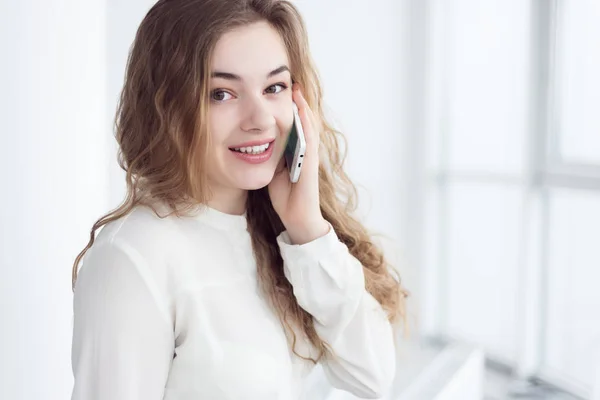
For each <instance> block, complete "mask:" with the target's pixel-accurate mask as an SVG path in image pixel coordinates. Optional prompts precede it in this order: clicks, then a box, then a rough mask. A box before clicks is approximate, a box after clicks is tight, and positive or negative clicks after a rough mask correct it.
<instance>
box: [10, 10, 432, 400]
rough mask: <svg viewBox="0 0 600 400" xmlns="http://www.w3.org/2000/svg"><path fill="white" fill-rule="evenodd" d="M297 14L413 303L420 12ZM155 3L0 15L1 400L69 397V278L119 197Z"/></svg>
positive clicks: (366, 204) (355, 170)
mask: <svg viewBox="0 0 600 400" xmlns="http://www.w3.org/2000/svg"><path fill="white" fill-rule="evenodd" d="M296 3H297V4H298V6H299V8H300V10H301V11H302V12H303V14H304V16H305V18H306V22H307V25H308V29H309V35H310V39H311V45H312V50H313V54H314V57H315V59H316V62H317V65H318V67H319V69H320V72H321V76H322V80H323V84H324V89H325V100H326V103H327V104H328V105H329V108H330V109H331V111H332V115H333V116H334V117H335V119H336V121H337V122H338V127H339V128H341V129H342V130H343V131H344V132H345V133H346V134H347V137H348V140H349V148H350V150H349V160H348V161H349V162H348V171H349V173H350V175H351V177H353V178H354V180H355V181H356V183H358V184H359V185H360V186H361V190H360V193H361V196H362V203H361V207H360V212H361V214H362V215H364V216H365V218H366V222H367V224H368V225H369V226H370V227H371V228H373V229H374V230H375V231H377V232H380V233H382V234H384V235H386V236H387V237H388V240H387V241H386V250H387V251H388V254H389V256H390V258H391V259H392V261H393V262H395V263H396V264H398V263H399V262H401V263H402V264H400V265H398V267H399V268H400V269H401V271H402V272H403V274H404V282H405V284H406V285H407V286H408V287H409V289H411V290H412V291H413V292H414V294H415V295H416V297H418V291H419V289H418V279H417V275H416V273H415V269H414V268H411V267H409V266H408V265H409V264H412V263H414V262H415V260H417V258H416V252H415V251H414V248H417V247H418V243H419V241H418V238H416V237H414V236H412V235H410V236H409V235H408V234H407V233H406V232H407V229H409V228H410V227H411V224H412V226H413V227H414V226H415V224H417V225H418V221H419V219H418V217H417V218H415V216H414V214H411V212H410V211H411V210H413V209H412V208H407V205H410V204H411V202H412V204H414V203H415V201H414V200H410V201H407V200H404V197H405V196H408V195H410V196H413V197H412V199H418V196H416V195H415V194H414V193H413V192H412V190H411V188H412V186H411V185H412V182H414V177H415V176H418V169H414V168H412V167H411V165H412V164H413V163H414V162H417V161H418V159H419V156H418V154H415V153H414V152H413V151H409V149H408V148H407V147H406V146H407V144H408V143H411V141H412V139H410V140H409V138H415V137H417V136H416V134H417V133H418V130H419V127H418V118H415V117H414V116H415V115H419V114H418V111H419V107H420V106H419V104H420V103H419V99H418V97H417V98H413V97H412V96H410V93H411V92H410V91H411V88H414V87H415V86H414V85H415V82H414V81H412V82H411V83H410V85H409V84H408V82H409V80H408V79H407V76H408V74H409V73H411V68H412V70H414V67H411V66H413V65H415V64H414V62H413V63H412V64H409V62H411V61H409V60H410V57H407V51H408V43H409V42H408V41H409V40H410V39H414V38H410V37H409V35H408V33H409V32H408V30H409V29H410V28H411V27H414V26H415V25H416V23H415V22H414V20H413V22H412V25H409V23H408V22H409V17H411V14H415V9H413V8H411V7H410V4H411V3H412V1H410V0H402V1H398V0H371V1H369V2H368V6H367V3H366V2H364V1H357V0H352V1H350V0H335V1H334V0H329V1H327V2H324V1H320V0H302V1H300V0H299V1H296ZM152 4H153V1H149V0H130V1H127V2H123V1H117V0H87V1H85V2H81V1H76V0H54V1H52V2H47V1H42V0H24V1H19V2H10V3H9V2H1V3H0V48H2V49H3V55H2V62H1V63H0V76H1V77H2V78H0V79H2V80H3V85H2V87H3V93H2V94H1V95H0V101H1V103H0V106H1V107H0V110H1V111H0V113H1V114H0V116H1V117H2V121H4V127H3V129H2V130H1V132H2V144H3V146H2V147H1V149H2V152H3V154H2V157H1V158H0V174H1V175H0V177H1V178H2V188H3V190H2V197H1V200H0V201H1V207H0V227H1V228H0V232H1V236H0V238H1V241H0V245H1V251H0V266H1V270H0V271H1V274H2V276H1V278H0V311H1V313H0V315H1V318H2V329H1V331H0V335H1V340H0V366H1V370H0V398H2V399H4V398H6V399H14V400H21V399H27V400H29V399H42V398H43V399H65V398H68V397H69V396H70V390H71V385H72V374H71V369H70V368H71V367H70V344H71V343H70V341H71V329H72V292H71V287H70V282H71V281H70V278H71V266H72V262H73V259H74V257H75V256H76V254H77V253H78V251H79V250H80V249H81V248H82V247H83V246H84V245H85V243H86V242H87V235H88V233H89V229H90V227H91V224H92V223H93V221H95V219H96V218H98V217H99V216H100V215H101V214H102V213H104V212H105V211H108V209H109V208H112V207H114V206H115V205H117V204H118V203H119V202H120V200H121V199H122V195H123V187H124V186H123V182H122V177H123V174H122V173H121V172H120V170H118V168H117V167H116V158H115V156H116V154H115V147H114V139H113V138H112V136H111V134H112V132H111V128H112V126H111V125H112V122H113V121H112V119H113V117H114V110H115V107H116V99H117V96H118V94H119V90H120V86H121V84H122V79H123V73H124V68H125V62H126V57H127V52H128V49H129V46H130V44H131V41H132V40H133V37H134V34H135V30H136V29H137V25H138V24H139V22H140V21H141V19H142V18H143V16H144V15H145V12H146V11H147V10H148V8H149V7H150V6H151V5H152ZM367 7H368V9H367ZM416 11H417V12H416V14H417V17H418V15H419V13H418V11H419V10H418V9H417V10H416ZM412 17H414V15H413V16H412ZM412 17H411V18H412ZM417 22H418V21H417ZM413 72H414V71H413ZM416 85H417V87H418V82H417V83H416ZM409 133H410V134H411V135H412V136H407V134H409ZM407 155H410V157H407ZM407 162H408V163H410V165H407ZM411 221H412V222H411ZM407 244H408V245H407ZM409 247H413V248H409ZM413 304H416V303H415V301H414V300H413ZM411 308H412V309H411V314H414V313H415V312H416V308H415V306H413V307H411Z"/></svg>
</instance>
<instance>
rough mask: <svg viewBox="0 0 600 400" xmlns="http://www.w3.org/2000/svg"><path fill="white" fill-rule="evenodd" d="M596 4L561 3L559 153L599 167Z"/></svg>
mask: <svg viewBox="0 0 600 400" xmlns="http://www.w3.org/2000/svg"><path fill="white" fill-rule="evenodd" d="M598 21H600V1H597V0H578V1H561V2H560V7H559V9H558V32H557V60H556V63H557V74H558V76H557V79H556V84H557V95H556V96H557V98H556V106H557V107H558V110H557V111H558V121H557V123H558V129H559V143H560V144H559V153H560V156H561V157H562V158H563V159H564V160H565V161H571V162H575V163H591V164H600V112H598V106H599V105H600V24H599V23H598Z"/></svg>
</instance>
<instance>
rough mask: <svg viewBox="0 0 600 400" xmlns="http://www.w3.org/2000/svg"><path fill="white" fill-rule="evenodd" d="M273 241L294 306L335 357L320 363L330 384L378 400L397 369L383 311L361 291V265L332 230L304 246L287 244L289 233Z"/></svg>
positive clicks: (388, 325)
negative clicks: (312, 323)
mask: <svg viewBox="0 0 600 400" xmlns="http://www.w3.org/2000/svg"><path fill="white" fill-rule="evenodd" d="M277 242H278V244H279V247H280V250H281V255H282V258H283V260H284V272H285V275H286V277H287V279H288V280H289V281H290V283H291V284H292V286H293V288H294V295H295V296H296V298H297V300H298V304H299V305H300V306H301V307H302V308H303V309H305V310H306V311H307V312H309V313H310V314H311V315H312V316H313V318H314V321H315V329H316V331H317V333H318V335H319V337H320V338H321V339H323V340H325V341H326V342H327V343H329V344H330V345H331V347H332V348H333V350H334V352H335V354H336V355H337V356H338V357H337V359H331V360H330V359H328V360H326V361H324V362H323V369H324V371H325V374H326V375H327V378H328V380H329V382H330V383H331V384H332V385H333V386H334V387H336V388H338V389H343V390H346V391H348V392H351V393H352V394H354V395H356V396H359V397H362V398H369V399H374V398H380V397H382V396H383V395H384V394H385V393H386V392H387V390H388V389H389V387H390V386H391V384H392V381H393V379H394V375H395V370H396V357H395V345H394V336H393V332H392V326H391V324H390V322H389V320H388V318H387V316H386V313H385V312H384V310H383V309H382V307H381V305H380V304H379V303H378V302H377V301H376V300H375V299H374V298H373V297H372V296H371V295H370V294H369V293H368V292H367V291H366V289H365V280H364V274H363V266H362V265H361V263H360V262H359V261H358V260H357V259H356V258H355V257H354V256H352V255H351V254H350V253H349V251H348V248H347V247H346V245H344V244H343V243H342V242H340V241H339V240H338V238H337V235H336V234H335V232H334V230H333V228H332V227H331V226H330V229H329V232H328V233H327V234H326V235H325V236H322V237H320V238H318V239H316V240H313V241H312V242H309V243H306V244H303V245H292V244H290V243H291V242H290V239H289V236H288V235H287V232H283V233H282V234H281V235H280V236H279V237H278V238H277Z"/></svg>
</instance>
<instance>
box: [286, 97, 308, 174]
mask: <svg viewBox="0 0 600 400" xmlns="http://www.w3.org/2000/svg"><path fill="white" fill-rule="evenodd" d="M292 104H293V107H294V123H293V124H292V129H291V130H290V133H289V135H288V139H287V142H286V145H285V150H284V152H283V156H284V157H285V163H286V165H287V168H288V171H289V173H290V182H292V183H296V182H298V179H300V171H301V170H302V162H303V161H304V153H305V152H306V139H305V137H304V129H303V128H302V123H301V122H300V115H299V114H298V106H296V103H294V102H292Z"/></svg>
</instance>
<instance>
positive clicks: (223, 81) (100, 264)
mask: <svg viewBox="0 0 600 400" xmlns="http://www.w3.org/2000/svg"><path fill="white" fill-rule="evenodd" d="M321 98H322V94H321V89H320V86H319V82H318V78H317V74H316V71H315V69H314V67H313V66H312V62H311V59H310V55H309V50H308V41H307V35H306V31H305V27H304V24H303V22H302V19H301V17H300V15H299V14H298V11H297V10H296V8H294V6H293V5H292V4H290V3H289V2H287V1H277V0H161V1H159V2H158V3H157V4H156V5H155V6H154V7H153V8H152V9H151V10H150V11H149V12H148V14H147V15H146V17H145V18H144V20H143V21H142V23H141V26H140V27H139V30H138V32H137V35H136V38H135V42H134V44H133V47H132V50H131V53H130V57H129V61H128V66H127V74H126V79H125V84H124V88H123V92H122V95H121V101H120V104H119V109H118V113H117V121H116V136H117V140H118V143H119V145H120V154H119V162H120V165H121V167H122V168H123V169H124V170H125V171H126V173H127V175H126V179H127V185H128V191H127V198H126V200H125V201H124V203H123V204H122V205H121V207H119V208H118V209H116V210H114V211H113V212H111V213H109V214H108V215H106V216H105V217H103V218H101V219H100V220H98V221H97V222H96V224H95V225H94V226H93V228H92V232H91V238H90V242H89V243H88V246H87V247H86V248H85V249H84V250H83V251H82V252H81V253H80V254H79V256H78V257H77V259H76V261H75V265H74V266H73V290H74V293H75V295H74V334H73V353H72V363H73V373H74V377H75V385H74V389H73V397H72V398H73V399H75V400H83V399H85V400H121V399H122V400H138V399H139V400H154V399H156V400H158V399H168V400H175V399H177V400H184V399H189V400H191V399H194V400H199V399H209V400H222V399H223V400H224V399H250V400H254V399H257V400H259V399H261V400H262V399H298V398H300V397H301V396H302V390H303V380H304V378H305V377H306V376H307V374H308V373H309V372H310V370H311V369H312V367H313V366H314V364H315V363H317V362H320V363H321V364H322V366H323V368H324V371H325V373H326V375H327V378H328V380H329V381H330V382H331V384H332V385H333V386H335V387H337V388H340V389H343V390H346V391H348V392H351V393H353V394H355V395H357V396H359V397H363V398H377V397H380V396H382V394H383V393H384V392H385V391H386V390H387V389H388V388H389V386H390V384H391V381H392V379H393V377H394V372H395V350H394V336H395V334H394V332H393V329H394V327H395V324H393V323H394V322H396V321H399V320H400V318H399V317H403V316H404V312H403V308H404V299H405V297H406V292H405V291H404V290H402V288H401V286H400V284H399V279H397V277H396V279H395V278H394V276H393V275H392V274H391V272H390V269H389V266H388V265H387V263H386V261H385V260H384V258H383V256H382V254H381V252H380V250H379V249H377V248H376V247H375V246H374V245H373V243H372V241H371V240H370V238H369V235H368V233H367V231H366V229H365V228H364V227H363V226H362V225H361V224H360V223H359V222H357V221H356V220H355V219H353V218H352V217H351V216H350V212H351V211H352V206H351V205H352V204H353V203H354V202H353V201H352V200H353V198H354V188H353V186H352V184H351V183H350V182H349V180H348V178H347V177H346V175H345V173H344V172H343V170H342V162H343V161H342V157H341V155H340V153H339V148H338V136H339V134H338V133H337V132H335V131H334V130H333V129H332V128H331V127H330V126H329V125H328V124H327V123H326V122H325V120H324V118H323V113H322V105H321ZM292 101H294V102H295V103H296V104H297V106H298V108H299V113H300V117H301V122H302V125H303V127H304V132H305V135H306V141H307V149H306V155H305V158H304V163H303V167H302V172H301V175H300V179H299V181H298V182H297V183H294V184H292V183H290V180H289V174H288V172H287V171H286V168H285V164H284V163H283V159H282V153H283V149H284V146H285V143H286V139H287V135H288V132H289V131H290V128H291V126H292V121H293V113H292V107H293V105H292ZM339 137H341V136H339ZM100 227H103V228H102V230H101V231H100V232H99V233H98V236H97V237H96V238H95V236H96V230H98V229H99V228H100ZM80 261H83V263H82V266H81V268H80V271H79V274H78V265H79V262H80ZM78 275H79V276H78Z"/></svg>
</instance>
